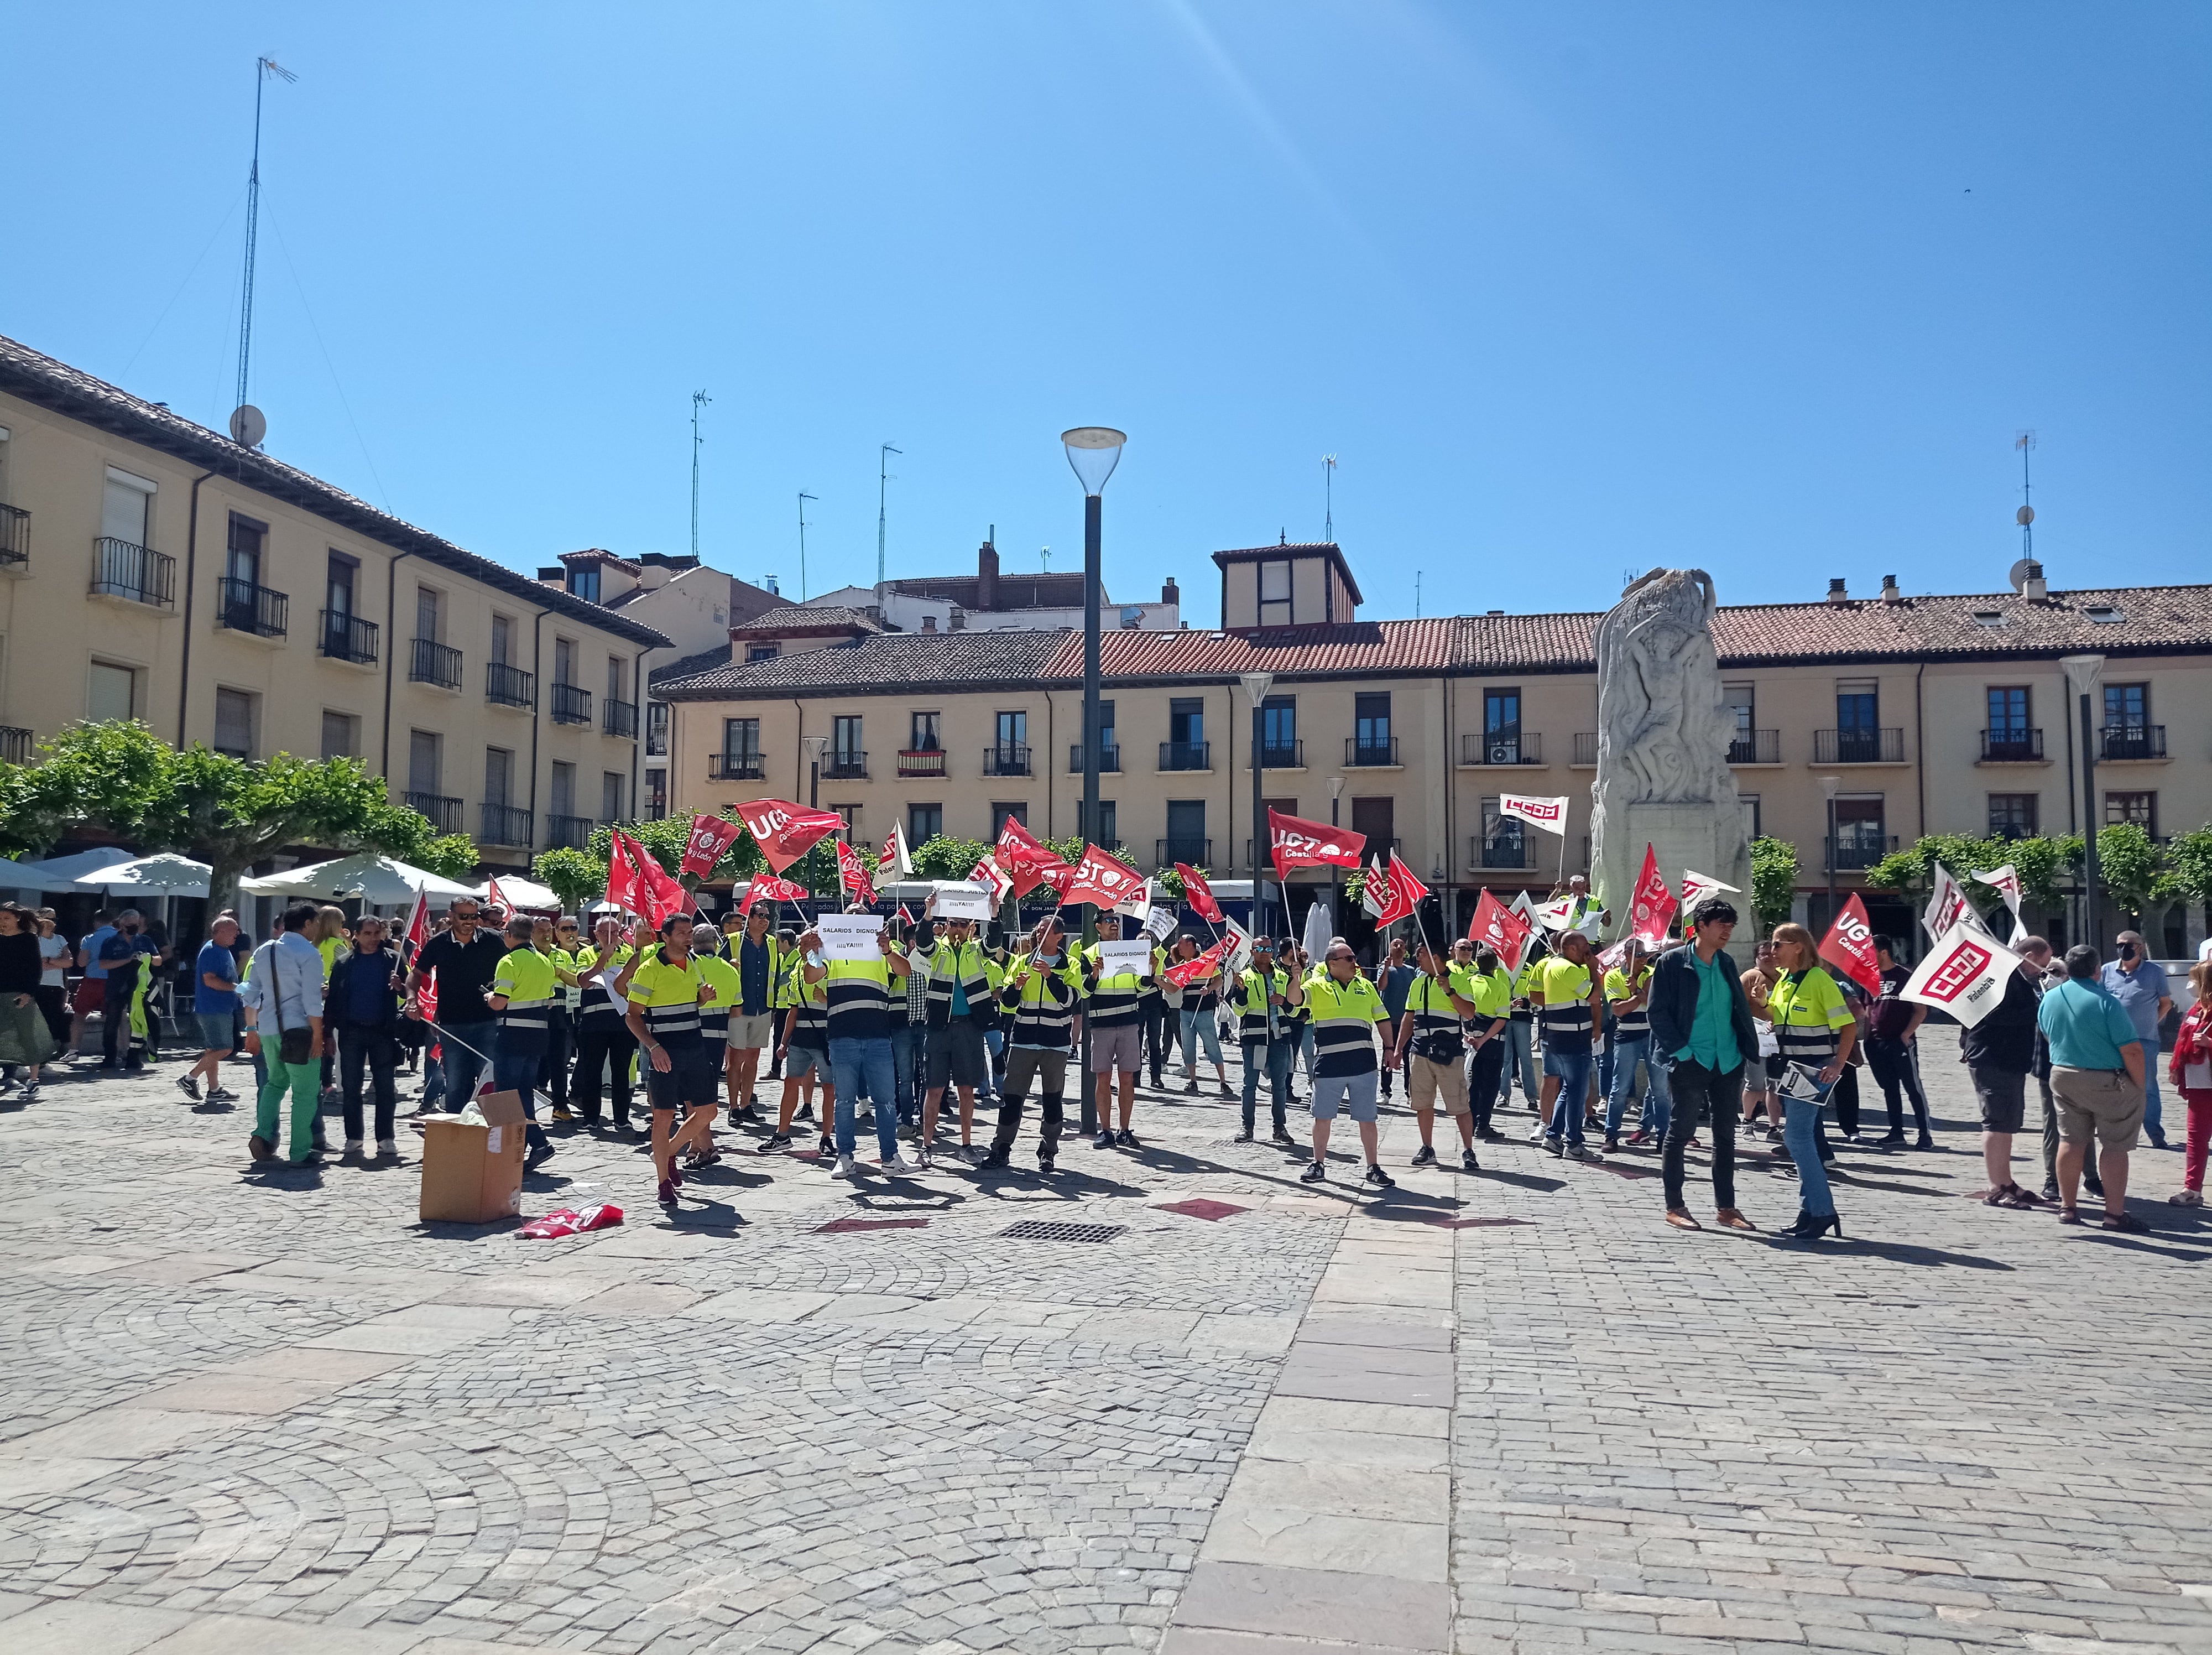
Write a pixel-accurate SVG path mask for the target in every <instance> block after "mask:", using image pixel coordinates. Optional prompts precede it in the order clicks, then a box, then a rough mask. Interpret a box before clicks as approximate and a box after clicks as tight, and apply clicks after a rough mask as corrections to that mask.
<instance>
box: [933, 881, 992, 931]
mask: <svg viewBox="0 0 2212 1655" xmlns="http://www.w3.org/2000/svg"><path fill="white" fill-rule="evenodd" d="M995 911H996V910H995V907H994V904H993V903H992V900H991V887H990V886H988V885H969V884H968V883H966V882H965V881H963V880H959V879H948V880H946V881H945V883H944V884H942V885H939V886H938V887H937V907H936V909H935V910H933V917H935V918H937V919H940V920H974V921H975V922H976V923H977V924H978V925H988V924H989V923H990V922H991V916H992V914H993V913H994V912H995Z"/></svg>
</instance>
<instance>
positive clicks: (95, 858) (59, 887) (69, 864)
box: [0, 845, 131, 891]
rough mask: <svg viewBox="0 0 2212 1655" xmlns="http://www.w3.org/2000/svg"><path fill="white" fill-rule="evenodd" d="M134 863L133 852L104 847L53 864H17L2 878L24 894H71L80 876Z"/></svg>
mask: <svg viewBox="0 0 2212 1655" xmlns="http://www.w3.org/2000/svg"><path fill="white" fill-rule="evenodd" d="M127 861H131V853H130V852H129V851H127V850H125V849H123V848H122V847H121V846H119V845H101V846H100V847H98V848H97V849H92V850H80V851H78V852H76V854H75V855H70V856H57V857H55V858H54V860H53V861H50V862H16V863H15V864H13V865H12V866H11V867H4V868H0V879H9V880H12V881H14V883H15V888H16V889H18V890H20V891H67V890H69V889H70V887H71V886H73V885H76V877H77V875H78V874H80V873H92V872H94V870H95V869H98V868H102V867H114V866H115V865H116V864H117V863H118V862H127Z"/></svg>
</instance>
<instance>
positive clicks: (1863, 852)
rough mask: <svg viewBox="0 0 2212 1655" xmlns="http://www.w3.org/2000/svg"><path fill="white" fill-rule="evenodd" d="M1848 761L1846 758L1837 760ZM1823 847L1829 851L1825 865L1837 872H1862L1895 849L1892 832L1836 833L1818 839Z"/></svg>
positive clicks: (1895, 839)
mask: <svg viewBox="0 0 2212 1655" xmlns="http://www.w3.org/2000/svg"><path fill="white" fill-rule="evenodd" d="M1848 762H1850V761H1848V760H1838V763H1848ZM1820 843H1821V846H1822V848H1823V849H1826V850H1829V851H1830V852H1831V854H1830V855H1829V860H1828V863H1827V866H1828V867H1831V868H1833V869H1834V870H1835V871H1836V872H1837V873H1864V872H1865V871H1866V870H1867V869H1868V868H1869V867H1873V866H1874V865H1875V863H1876V862H1878V861H1881V859H1882V858H1883V857H1885V856H1887V855H1889V853H1890V852H1891V851H1893V850H1894V849H1897V836H1896V835H1895V834H1894V833H1892V834H1889V835H1887V836H1884V835H1882V834H1880V833H1852V834H1842V835H1838V837H1836V838H1835V839H1833V840H1828V839H1823V840H1821V841H1820Z"/></svg>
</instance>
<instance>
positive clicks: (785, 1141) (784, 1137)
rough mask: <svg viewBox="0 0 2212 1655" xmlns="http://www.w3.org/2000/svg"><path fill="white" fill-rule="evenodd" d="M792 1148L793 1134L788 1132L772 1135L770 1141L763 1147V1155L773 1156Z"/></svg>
mask: <svg viewBox="0 0 2212 1655" xmlns="http://www.w3.org/2000/svg"><path fill="white" fill-rule="evenodd" d="M790 1147H791V1134H789V1133H788V1132H776V1133H771V1134H770V1135H769V1141H767V1142H766V1143H764V1144H763V1145H762V1146H761V1153H762V1154H763V1155H773V1154H776V1153H779V1152H781V1151H782V1150H786V1149H788V1148H790Z"/></svg>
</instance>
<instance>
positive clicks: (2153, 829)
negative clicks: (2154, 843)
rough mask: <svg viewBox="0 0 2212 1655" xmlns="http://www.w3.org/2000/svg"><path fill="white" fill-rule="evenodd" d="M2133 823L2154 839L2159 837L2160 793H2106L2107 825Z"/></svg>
mask: <svg viewBox="0 0 2212 1655" xmlns="http://www.w3.org/2000/svg"><path fill="white" fill-rule="evenodd" d="M2122 823H2132V824H2134V825H2136V827H2139V828H2141V829H2142V831H2144V832H2145V833H2148V835H2150V837H2152V838H2154V839H2155V838H2157V837H2158V795H2157V794H2154V793H2108V794H2106V795H2105V825H2106V827H2117V826H2118V825H2120V824H2122Z"/></svg>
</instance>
